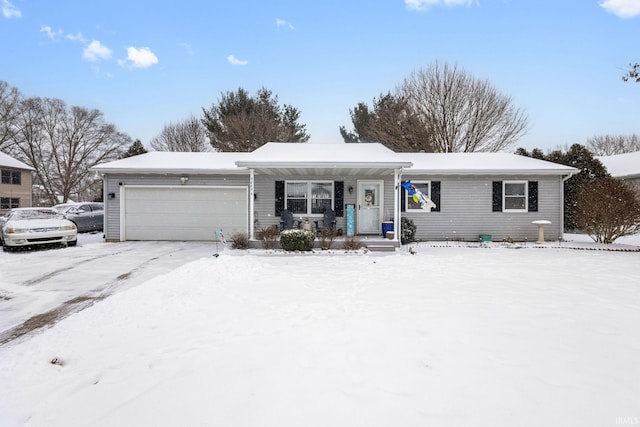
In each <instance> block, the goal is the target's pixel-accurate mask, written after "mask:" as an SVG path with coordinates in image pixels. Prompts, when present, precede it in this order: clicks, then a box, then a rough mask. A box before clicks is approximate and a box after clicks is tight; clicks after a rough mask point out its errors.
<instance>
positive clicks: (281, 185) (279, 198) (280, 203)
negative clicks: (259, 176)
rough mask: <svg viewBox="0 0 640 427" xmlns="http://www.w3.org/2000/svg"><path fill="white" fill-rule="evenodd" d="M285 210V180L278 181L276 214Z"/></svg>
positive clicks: (278, 214)
mask: <svg viewBox="0 0 640 427" xmlns="http://www.w3.org/2000/svg"><path fill="white" fill-rule="evenodd" d="M283 210H284V181H276V216H280V213H281V212H282V211H283Z"/></svg>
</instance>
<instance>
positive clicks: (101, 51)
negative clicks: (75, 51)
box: [82, 40, 113, 62]
mask: <svg viewBox="0 0 640 427" xmlns="http://www.w3.org/2000/svg"><path fill="white" fill-rule="evenodd" d="M112 53H113V52H112V50H111V49H109V48H108V47H106V46H104V45H103V44H102V43H100V42H99V41H98V40H93V41H92V42H91V43H89V45H88V46H87V47H85V48H84V51H83V52H82V57H83V58H84V59H87V60H89V61H92V62H95V61H99V60H101V59H109V58H111V54H112Z"/></svg>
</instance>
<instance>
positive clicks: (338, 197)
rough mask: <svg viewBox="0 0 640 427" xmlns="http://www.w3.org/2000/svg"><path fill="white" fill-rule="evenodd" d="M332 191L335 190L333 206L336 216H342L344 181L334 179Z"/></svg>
mask: <svg viewBox="0 0 640 427" xmlns="http://www.w3.org/2000/svg"><path fill="white" fill-rule="evenodd" d="M333 191H334V192H335V200H334V203H333V204H334V206H335V211H336V216H338V217H343V216H344V181H335V182H334V183H333Z"/></svg>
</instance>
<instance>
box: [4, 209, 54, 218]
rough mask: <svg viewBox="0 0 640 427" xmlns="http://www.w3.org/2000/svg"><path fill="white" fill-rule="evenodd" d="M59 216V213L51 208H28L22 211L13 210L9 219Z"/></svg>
mask: <svg viewBox="0 0 640 427" xmlns="http://www.w3.org/2000/svg"><path fill="white" fill-rule="evenodd" d="M59 216H60V213H59V212H56V211H54V210H53V209H29V210H24V211H14V212H13V213H12V214H11V219H12V220H23V219H50V218H57V217H59Z"/></svg>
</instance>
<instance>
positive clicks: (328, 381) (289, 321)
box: [0, 236, 640, 427]
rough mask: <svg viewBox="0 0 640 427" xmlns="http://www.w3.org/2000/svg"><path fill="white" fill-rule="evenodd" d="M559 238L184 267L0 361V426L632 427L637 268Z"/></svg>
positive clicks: (636, 412) (621, 257) (5, 349)
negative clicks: (628, 426) (626, 425)
mask: <svg viewBox="0 0 640 427" xmlns="http://www.w3.org/2000/svg"><path fill="white" fill-rule="evenodd" d="M570 237H571V238H568V240H572V242H563V243H562V245H564V247H562V246H560V244H558V243H557V242H555V243H553V242H551V243H549V244H548V245H547V246H546V247H545V248H537V247H536V245H533V244H529V245H527V246H526V247H521V246H510V247H509V246H507V245H501V244H495V245H490V246H489V247H483V248H481V247H478V246H477V245H475V246H469V245H463V244H459V245H455V244H453V243H450V246H449V247H432V246H435V245H430V244H420V245H417V246H415V249H416V251H417V253H416V254H415V255H411V254H410V253H409V252H408V251H407V250H406V248H403V249H402V250H399V251H398V252H397V253H395V254H372V253H368V254H364V253H362V252H360V253H356V254H344V253H342V252H343V251H338V250H335V251H332V253H331V254H324V255H323V256H316V255H310V254H282V253H279V252H265V251H233V250H229V249H226V250H224V251H221V255H220V257H218V258H214V257H211V256H207V257H202V258H200V259H197V260H195V261H193V262H187V261H186V260H185V265H183V266H182V267H179V268H176V269H174V270H172V271H169V272H161V273H160V272H159V275H158V276H157V277H155V278H152V279H150V280H148V281H146V282H145V283H143V284H140V285H138V286H133V287H128V288H127V289H125V290H122V291H119V292H116V293H115V294H114V295H112V296H110V297H109V298H107V299H105V300H102V301H100V302H99V303H97V304H95V305H94V306H92V307H90V308H88V309H85V310H83V311H81V312H79V313H75V314H73V315H71V316H70V317H68V318H66V319H65V320H63V321H61V322H60V323H58V324H57V325H55V326H54V327H52V328H50V329H47V330H44V331H42V332H40V333H37V334H34V335H32V336H30V337H28V338H26V339H22V340H16V341H12V342H9V343H8V344H5V345H4V346H2V347H0V419H2V420H3V421H2V425H7V426H22V425H29V426H86V425H91V426H113V425H119V426H129V425H136V426H137V425H156V426H163V425H166V426H173V425H228V426H302V425H304V426H350V427H351V426H425V425H438V426H462V425H465V426H466V425H474V426H503V425H519V426H541V425H545V426H578V425H579V426H607V425H612V426H613V425H617V424H618V425H619V424H620V423H621V422H627V423H628V422H629V421H631V422H635V423H638V420H639V419H640V401H639V400H638V396H640V368H639V367H638V362H637V361H638V356H639V355H640V326H639V325H640V280H639V279H638V271H640V253H638V252H612V251H601V250H597V251H584V250H571V249H566V247H567V246H571V245H574V246H575V247H584V248H593V249H599V248H600V246H599V245H592V244H589V243H588V240H586V239H583V238H582V237H581V236H570ZM621 243H622V244H625V245H627V246H618V248H623V249H628V248H634V247H636V248H637V245H639V244H640V242H639V241H638V239H637V238H629V239H626V241H621ZM95 244H96V245H109V244H102V243H99V242H96V243H95ZM92 245H93V244H87V245H85V247H87V248H91V247H92ZM116 245H117V244H116ZM633 245H635V246H633ZM513 248H519V249H513ZM534 248H535V249H534ZM70 249H71V248H70ZM55 254H56V252H54V251H51V256H52V257H53V256H55ZM10 255H11V256H14V255H16V254H10ZM18 256H20V255H18ZM177 256H178V255H177ZM105 262H106V263H108V262H109V258H105ZM40 268H44V267H42V266H34V269H40ZM43 271H44V270H43ZM158 271H159V270H158ZM81 280H82V277H78V281H81ZM5 285H7V283H6V276H4V275H1V274H0V289H3V287H4V286H5ZM9 285H12V284H9ZM12 289H13V292H14V293H18V290H16V287H15V286H13V287H12ZM10 303H11V300H9V301H0V304H10ZM52 362H55V363H52Z"/></svg>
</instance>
